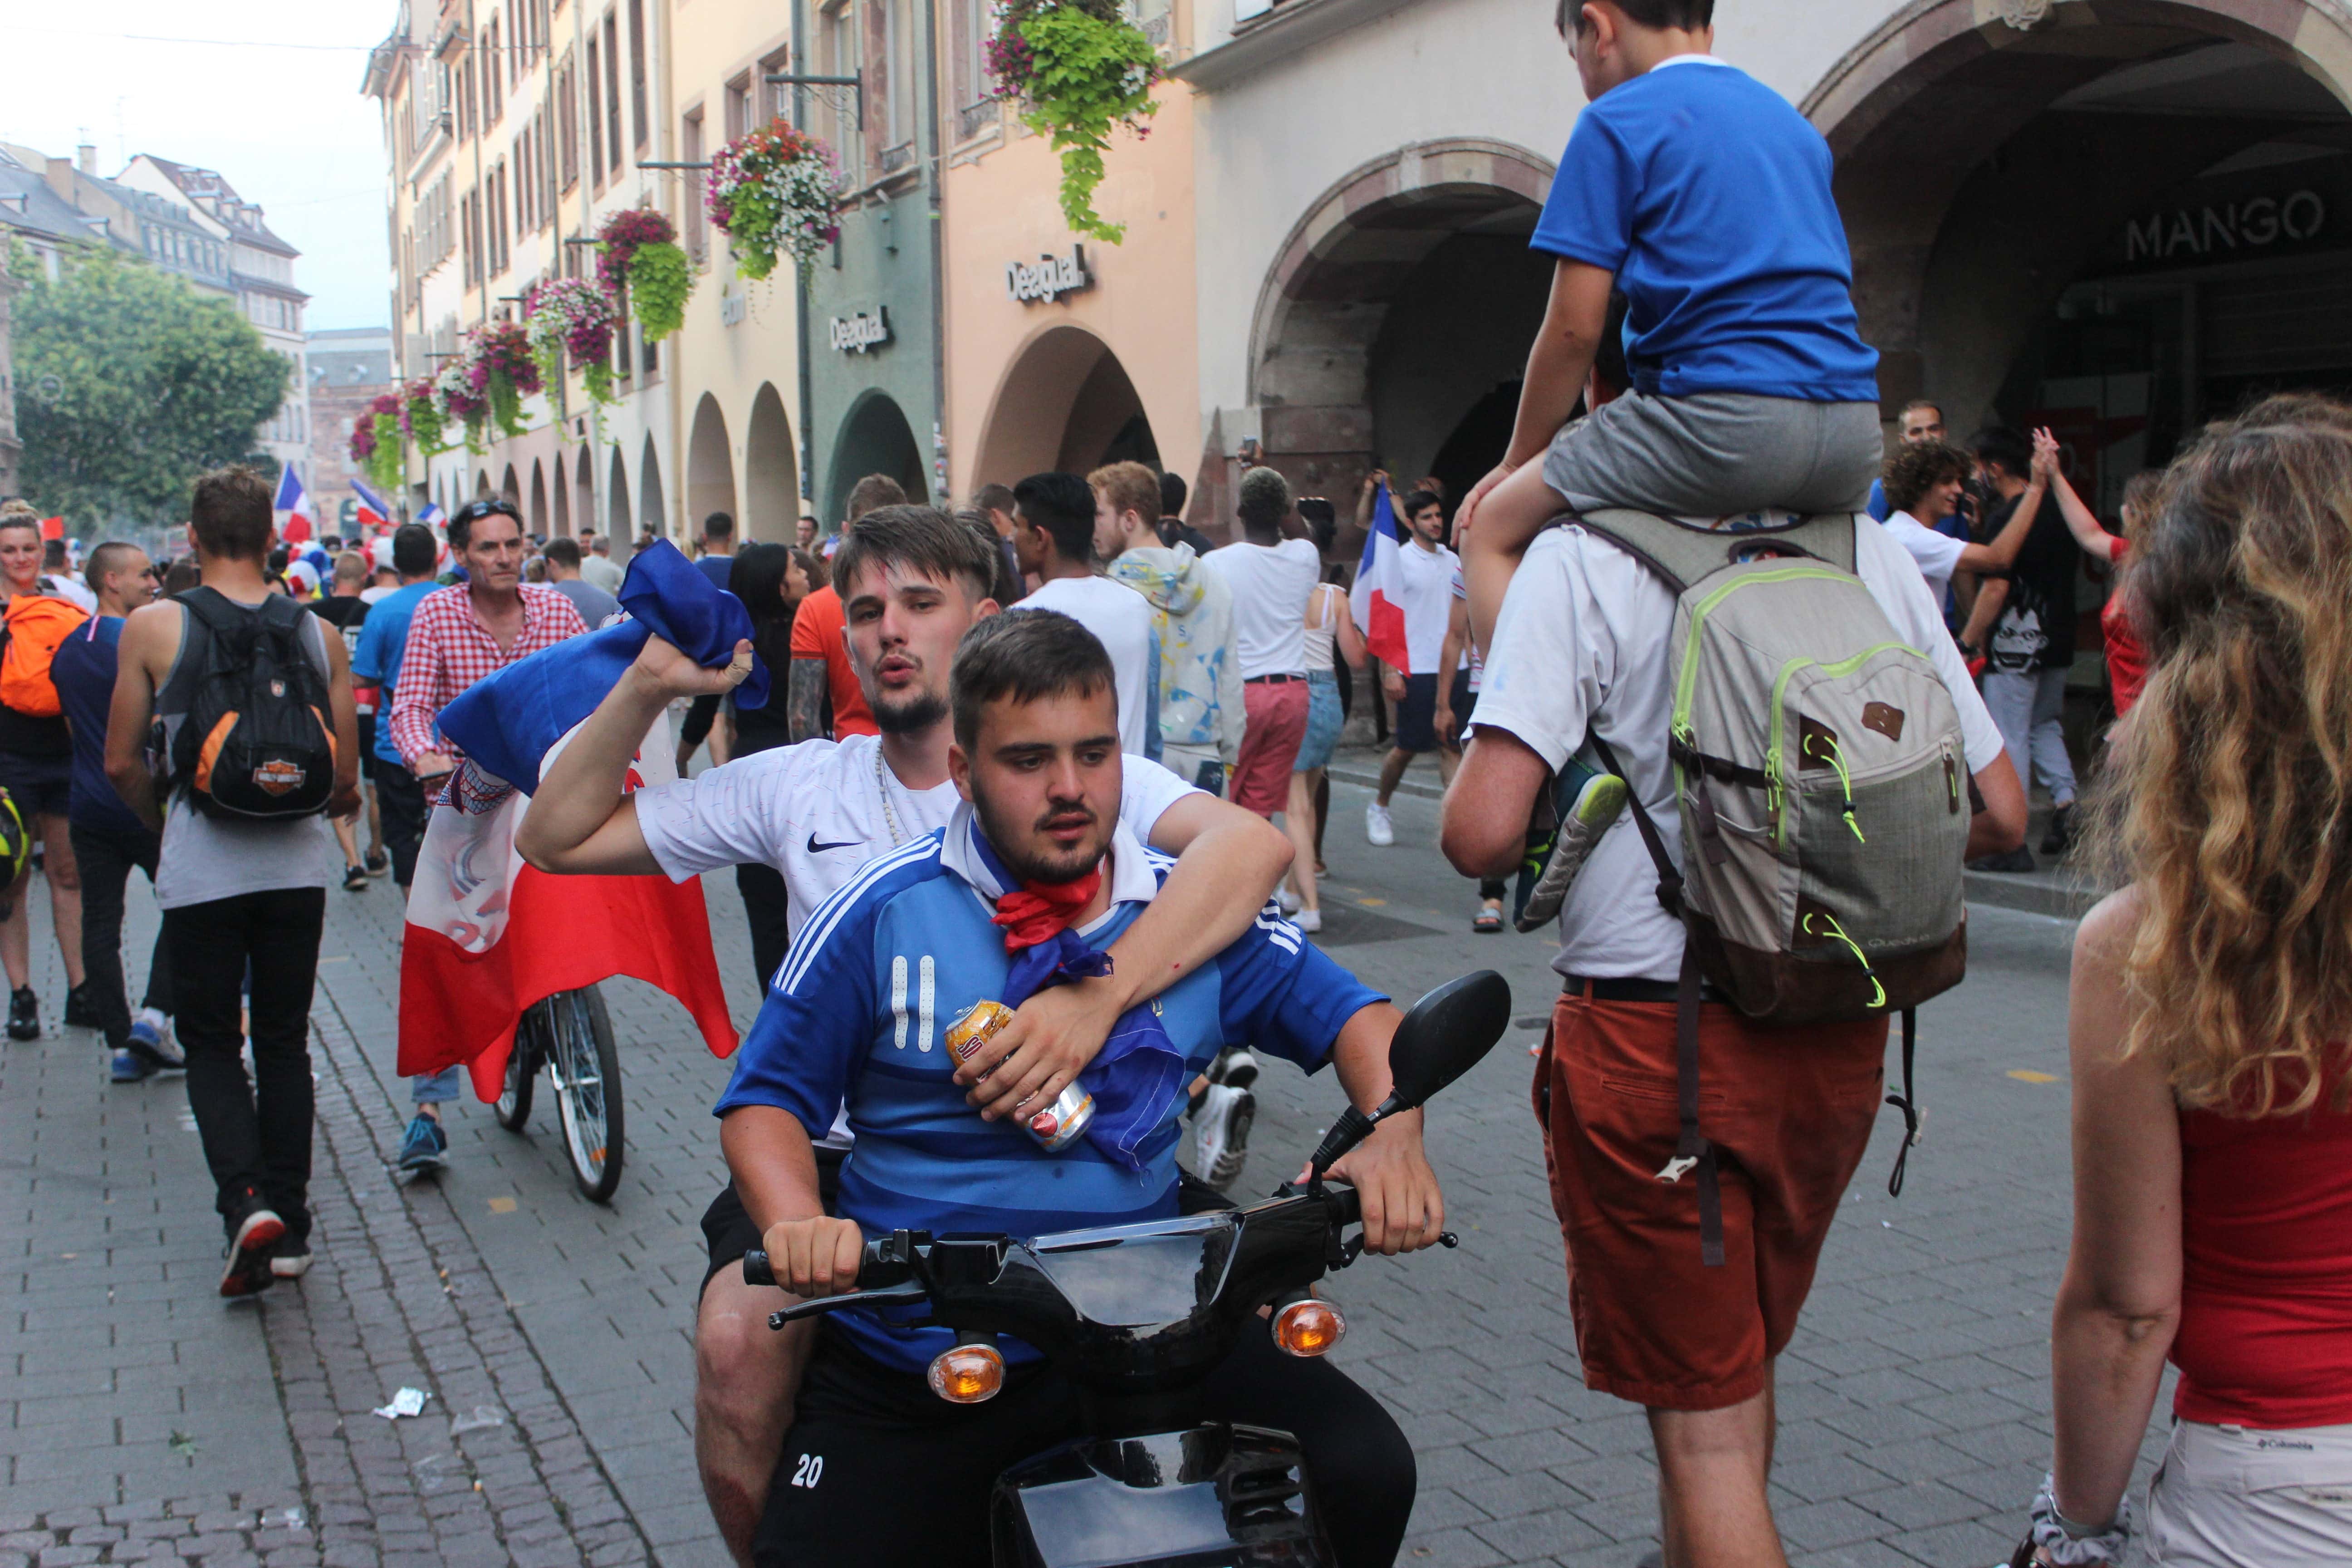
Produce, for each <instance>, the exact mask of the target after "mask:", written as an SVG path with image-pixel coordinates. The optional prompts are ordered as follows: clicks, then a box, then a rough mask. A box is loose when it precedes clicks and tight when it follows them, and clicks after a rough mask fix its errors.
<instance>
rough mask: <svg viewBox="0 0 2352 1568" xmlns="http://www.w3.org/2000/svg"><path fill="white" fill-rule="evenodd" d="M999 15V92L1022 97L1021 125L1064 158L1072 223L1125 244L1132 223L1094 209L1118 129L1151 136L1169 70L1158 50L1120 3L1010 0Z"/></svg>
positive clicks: (994, 55) (1066, 213) (993, 66)
mask: <svg viewBox="0 0 2352 1568" xmlns="http://www.w3.org/2000/svg"><path fill="white" fill-rule="evenodd" d="M998 15H999V17H1000V20H999V22H998V26H997V30H996V37H993V38H992V39H991V40H990V41H989V44H988V49H987V62H986V63H987V68H988V72H989V74H990V75H991V76H992V77H994V78H995V79H996V96H997V97H999V98H1003V99H1010V100H1013V101H1015V102H1017V103H1018V104H1019V105H1020V108H1021V119H1022V122H1023V123H1024V124H1025V125H1027V126H1028V127H1029V129H1030V130H1032V131H1034V132H1037V133H1038V134H1039V135H1041V136H1046V137H1050V138H1052V140H1053V143H1054V151H1055V152H1056V153H1060V154H1061V155H1062V216H1063V217H1064V219H1065V220H1066V221H1067V222H1068V224H1069V226H1070V228H1071V230H1072V231H1073V232H1074V233H1077V234H1085V235H1091V236H1093V237H1095V238H1097V239H1100V240H1104V241H1107V242H1108V243H1109V244H1112V245H1117V244H1118V243H1119V241H1121V240H1122V239H1124V238H1126V237H1127V229H1126V226H1124V225H1121V224H1115V223H1106V222H1104V221H1103V218H1102V216H1101V215H1099V214H1098V213H1097V212H1096V211H1095V199H1094V198H1095V187H1096V186H1097V185H1099V184H1102V180H1103V154H1104V153H1108V151H1110V138H1111V132H1113V131H1115V130H1117V129H1118V128H1119V127H1120V126H1125V127H1126V128H1127V129H1128V130H1129V131H1132V132H1135V134H1136V135H1138V136H1148V135H1150V133H1151V127H1150V124H1149V123H1148V122H1149V121H1150V118H1151V116H1152V115H1154V114H1157V113H1158V112H1159V111H1160V105H1159V104H1158V103H1156V102H1154V101H1153V100H1152V97H1151V89H1152V88H1153V87H1154V86H1156V85H1157V84H1158V83H1159V82H1160V80H1161V79H1162V78H1163V77H1164V76H1165V75H1166V73H1165V72H1164V71H1162V70H1161V69H1160V56H1159V53H1158V51H1157V50H1155V49H1154V48H1153V47H1151V40H1150V38H1148V37H1144V34H1143V29H1141V28H1140V27H1138V26H1136V25H1135V24H1134V23H1132V22H1130V21H1129V20H1128V19H1127V17H1126V16H1125V14H1124V13H1123V12H1122V11H1121V10H1120V9H1119V6H1118V0H1010V4H1008V5H1005V6H1004V7H1003V10H1002V11H1000V12H999V13H998Z"/></svg>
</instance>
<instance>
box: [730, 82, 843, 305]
mask: <svg viewBox="0 0 2352 1568" xmlns="http://www.w3.org/2000/svg"><path fill="white" fill-rule="evenodd" d="M840 189H841V175H840V172H839V169H838V166H837V165H836V164H835V162H834V157H833V149H832V148H830V147H828V146H826V145H825V144H824V142H821V141H819V140H818V139H817V138H815V137H814V136H811V135H808V134H806V133H805V132H801V131H799V130H797V129H795V128H794V127H793V126H792V125H790V124H788V123H787V122H785V121H782V120H776V121H770V122H769V123H768V124H766V125H763V126H761V127H760V128H759V129H758V130H756V131H751V132H745V133H744V134H743V135H741V136H739V137H737V138H736V139H735V140H734V141H732V142H729V143H727V145H726V146H724V147H721V148H720V149H719V151H718V153H716V154H714V155H713V156H712V158H711V160H710V180H709V184H708V185H707V186H706V187H705V205H706V207H707V210H708V211H709V214H710V221H711V222H712V223H714V224H716V225H717V226H719V228H721V229H723V230H724V231H726V234H727V237H728V239H729V241H730V243H731V246H732V248H733V250H734V252H735V270H736V271H738V272H740V273H741V274H742V275H743V276H744V277H746V278H751V279H760V278H765V277H767V276H768V275H769V274H770V273H772V272H773V271H774V270H775V269H776V262H777V260H778V258H780V257H784V256H789V257H791V258H793V261H795V262H796V263H798V264H799V265H800V266H802V267H803V268H805V267H808V266H810V265H812V264H813V263H814V262H815V260H816V259H817V258H818V257H819V256H821V255H823V254H824V247H826V246H828V245H831V244H832V243H833V242H834V241H835V240H836V239H838V238H839V237H841V229H840V227H839V226H838V225H836V224H835V222H834V216H833V207H834V201H835V198H836V197H837V196H838V195H839V194H840Z"/></svg>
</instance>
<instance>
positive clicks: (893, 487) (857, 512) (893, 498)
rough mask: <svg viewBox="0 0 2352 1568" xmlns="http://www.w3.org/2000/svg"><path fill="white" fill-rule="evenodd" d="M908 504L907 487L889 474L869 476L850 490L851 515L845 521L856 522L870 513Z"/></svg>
mask: <svg viewBox="0 0 2352 1568" xmlns="http://www.w3.org/2000/svg"><path fill="white" fill-rule="evenodd" d="M906 504H907V490H906V487H905V486H903V485H901V484H899V482H898V480H896V479H892V478H891V477H890V476H889V475H887V474H868V475H866V477H865V478H864V479H860V480H858V481H857V483H856V485H854V486H852V487H851V488H850V491H849V515H848V517H847V518H846V519H845V520H844V521H849V522H856V521H858V520H859V519H860V518H863V517H864V516H865V515H866V513H867V512H869V511H875V510H879V509H881V508H883V507H886V506H904V505H906Z"/></svg>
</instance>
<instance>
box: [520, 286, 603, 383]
mask: <svg viewBox="0 0 2352 1568" xmlns="http://www.w3.org/2000/svg"><path fill="white" fill-rule="evenodd" d="M523 318H524V330H525V331H527V332H528V333H529V334H530V347H531V353H532V356H533V357H534V358H535V359H536V360H537V361H538V363H539V371H540V375H541V379H543V380H544V381H546V382H548V383H550V384H552V383H553V382H555V381H556V380H558V379H559V378H561V377H562V374H563V356H564V355H565V354H566V353H569V354H570V355H571V356H572V365H573V367H574V368H575V369H577V370H578V371H579V372H580V374H582V375H583V377H585V378H586V380H587V383H588V395H589V396H590V397H592V398H593V399H594V400H595V401H596V402H598V403H611V402H612V401H613V330H614V327H615V326H617V325H618V324H619V317H618V315H617V314H616V312H615V311H614V309H613V300H612V297H611V296H610V295H608V294H606V293H605V292H604V289H599V288H597V287H596V286H595V285H594V284H593V283H590V282H587V281H585V280H584V279H578V278H559V279H556V280H555V281H554V282H552V283H542V284H541V285H540V286H539V287H538V288H536V289H532V290H531V291H530V299H528V300H525V301H524V302H523Z"/></svg>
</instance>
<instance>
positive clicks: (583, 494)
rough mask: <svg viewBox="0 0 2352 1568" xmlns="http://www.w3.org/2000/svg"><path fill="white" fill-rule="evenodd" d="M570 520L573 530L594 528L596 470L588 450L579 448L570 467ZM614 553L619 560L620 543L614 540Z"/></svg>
mask: <svg viewBox="0 0 2352 1568" xmlns="http://www.w3.org/2000/svg"><path fill="white" fill-rule="evenodd" d="M572 525H573V526H574V527H575V528H593V527H595V526H596V469H595V467H594V465H593V463H592V462H591V460H590V458H589V456H588V448H587V447H581V448H580V457H579V458H578V460H577V461H576V462H575V463H574V464H573V465H572ZM614 554H615V555H619V556H620V558H621V559H623V560H626V559H627V557H626V556H625V555H620V542H619V541H617V540H615V541H614Z"/></svg>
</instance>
